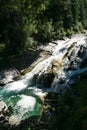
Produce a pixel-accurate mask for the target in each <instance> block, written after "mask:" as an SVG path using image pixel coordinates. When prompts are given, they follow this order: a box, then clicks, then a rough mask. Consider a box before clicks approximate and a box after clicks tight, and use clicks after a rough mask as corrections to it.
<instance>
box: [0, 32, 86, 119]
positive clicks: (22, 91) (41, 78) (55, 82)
mask: <svg viewBox="0 0 87 130" xmlns="http://www.w3.org/2000/svg"><path fill="white" fill-rule="evenodd" d="M41 49H42V50H44V51H45V52H46V51H47V52H49V53H50V56H49V57H47V58H43V60H41V61H39V62H37V64H36V65H35V66H34V67H33V68H32V70H31V71H30V72H29V73H26V74H25V75H24V76H22V78H21V79H20V80H18V81H15V82H13V83H8V84H6V85H5V86H4V87H3V88H1V89H0V97H1V99H2V100H3V101H5V102H6V104H7V105H8V108H9V109H10V110H11V112H12V114H13V115H15V116H16V117H17V118H20V120H22V119H26V118H28V117H30V116H33V115H40V114H41V110H42V102H41V100H40V98H39V96H42V95H44V94H45V93H47V92H48V91H57V92H59V93H62V92H63V91H64V89H65V88H66V87H67V86H70V85H72V84H74V83H75V82H76V77H79V76H80V75H81V74H82V73H84V72H87V67H86V65H85V66H84V67H81V66H82V64H83V62H84V60H85V59H87V34H86V33H85V34H76V35H74V36H72V37H71V38H65V39H64V40H58V41H55V42H52V43H49V44H47V46H41ZM41 56H42V54H41ZM42 57H43V56H42ZM50 75H52V76H50ZM49 77H50V78H51V80H50V78H49ZM49 82H50V83H49Z"/></svg>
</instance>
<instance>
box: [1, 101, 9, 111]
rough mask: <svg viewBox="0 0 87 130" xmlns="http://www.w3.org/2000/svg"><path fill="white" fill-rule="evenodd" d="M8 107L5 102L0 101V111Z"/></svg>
mask: <svg viewBox="0 0 87 130" xmlns="http://www.w3.org/2000/svg"><path fill="white" fill-rule="evenodd" d="M7 109H8V107H7V105H6V104H5V102H3V101H0V112H2V111H6V110H7Z"/></svg>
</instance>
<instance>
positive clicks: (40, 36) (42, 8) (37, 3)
mask: <svg viewBox="0 0 87 130" xmlns="http://www.w3.org/2000/svg"><path fill="white" fill-rule="evenodd" d="M86 28H87V0H78V1H77V0H55V1H52V0H44V1H42V0H34V1H33V2H32V0H8V1H7V0H2V1H0V62H1V63H2V62H5V61H6V59H7V61H9V60H12V59H13V58H15V57H17V56H20V55H22V53H23V51H24V50H25V49H27V48H30V47H31V48H32V47H36V46H37V45H41V44H45V43H46V42H48V41H52V40H56V39H62V38H63V37H64V36H69V35H72V34H73V33H77V32H81V31H82V30H83V29H86Z"/></svg>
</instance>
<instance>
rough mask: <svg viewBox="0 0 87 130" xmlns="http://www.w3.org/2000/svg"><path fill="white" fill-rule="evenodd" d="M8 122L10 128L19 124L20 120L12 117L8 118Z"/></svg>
mask: <svg viewBox="0 0 87 130" xmlns="http://www.w3.org/2000/svg"><path fill="white" fill-rule="evenodd" d="M8 121H9V124H10V125H11V126H13V125H18V124H20V120H19V119H18V118H16V117H15V116H13V115H12V116H10V117H9V120H8Z"/></svg>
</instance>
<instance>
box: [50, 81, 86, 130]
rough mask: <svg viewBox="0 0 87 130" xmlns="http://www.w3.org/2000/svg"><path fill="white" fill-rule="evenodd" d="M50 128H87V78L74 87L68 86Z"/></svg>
mask: <svg viewBox="0 0 87 130" xmlns="http://www.w3.org/2000/svg"><path fill="white" fill-rule="evenodd" d="M49 127H50V128H49V130H86V129H87V80H82V81H80V82H79V83H78V85H77V86H76V87H74V88H68V89H67V90H66V92H65V94H64V95H61V96H60V99H59V101H58V106H57V110H56V117H55V118H53V119H52V121H51V123H50V126H49Z"/></svg>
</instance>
